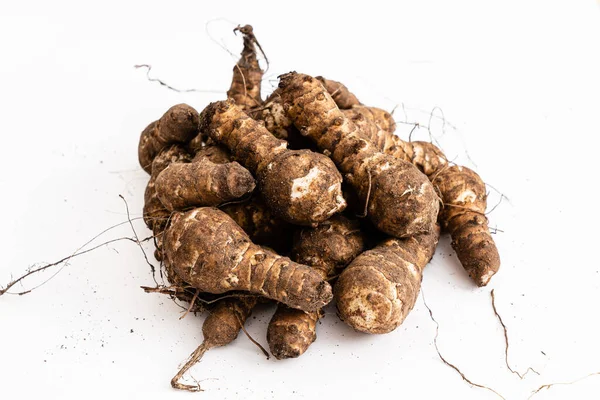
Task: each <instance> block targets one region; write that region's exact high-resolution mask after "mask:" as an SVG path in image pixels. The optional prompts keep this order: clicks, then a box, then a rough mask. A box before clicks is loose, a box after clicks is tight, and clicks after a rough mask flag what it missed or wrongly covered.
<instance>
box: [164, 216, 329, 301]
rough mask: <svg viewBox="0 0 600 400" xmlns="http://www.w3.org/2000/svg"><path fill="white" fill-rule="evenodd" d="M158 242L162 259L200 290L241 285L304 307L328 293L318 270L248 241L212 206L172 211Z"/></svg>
mask: <svg viewBox="0 0 600 400" xmlns="http://www.w3.org/2000/svg"><path fill="white" fill-rule="evenodd" d="M163 246H164V256H165V263H166V264H168V265H170V266H172V268H173V269H174V270H175V271H176V272H177V274H178V275H179V276H180V277H181V278H182V279H183V280H184V281H185V282H188V283H189V284H190V285H192V286H193V287H195V288H196V289H199V290H200V291H202V292H209V293H215V294H219V293H224V292H227V291H231V290H243V291H248V292H251V293H256V294H260V295H262V296H264V297H268V298H270V299H273V300H277V301H279V302H282V303H284V304H287V305H288V306H290V307H293V308H299V309H302V310H304V311H315V310H317V309H319V308H320V307H323V306H324V305H325V304H327V303H329V301H330V300H331V298H332V294H331V286H329V284H328V283H327V282H326V281H324V280H323V278H322V276H321V274H319V273H318V272H317V271H315V270H314V269H312V268H310V267H308V266H305V265H301V264H297V263H295V262H293V261H292V260H290V259H289V258H287V257H282V256H280V255H278V254H276V253H274V252H273V251H271V250H268V249H266V248H263V247H261V246H258V245H256V244H254V243H252V242H251V241H250V238H249V237H248V235H247V234H246V233H245V232H244V231H243V230H242V229H241V228H240V227H239V226H238V225H237V224H236V223H235V222H234V221H233V220H232V219H231V218H230V217H229V216H228V215H227V214H225V213H224V212H223V211H220V210H218V209H216V208H211V207H204V208H196V209H194V210H192V211H188V212H185V213H184V212H175V213H174V214H173V216H172V217H171V221H170V224H169V228H168V229H167V230H166V232H165V238H164V243H163Z"/></svg>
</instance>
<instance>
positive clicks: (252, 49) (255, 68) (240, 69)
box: [227, 25, 264, 110]
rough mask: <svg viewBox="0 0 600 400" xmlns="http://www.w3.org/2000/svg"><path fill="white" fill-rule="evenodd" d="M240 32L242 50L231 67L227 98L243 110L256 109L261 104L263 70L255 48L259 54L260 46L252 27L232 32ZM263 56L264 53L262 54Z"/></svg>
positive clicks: (247, 26) (239, 27) (240, 27)
mask: <svg viewBox="0 0 600 400" xmlns="http://www.w3.org/2000/svg"><path fill="white" fill-rule="evenodd" d="M238 31H239V32H241V33H242V35H243V37H244V48H243V49H242V55H241V57H240V60H239V61H238V63H237V64H236V65H235V66H234V67H233V79H232V82H231V87H230V88H229V90H228V91H227V98H229V99H231V100H232V101H233V102H235V104H237V105H238V106H239V107H240V108H242V109H243V110H246V109H250V108H252V107H256V106H258V105H260V104H261V103H262V99H261V96H260V86H261V83H262V77H263V70H262V69H261V68H260V65H259V64H258V58H257V57H256V53H257V52H256V48H257V47H258V48H259V49H260V50H261V52H262V49H261V48H260V44H259V43H258V41H257V40H256V36H254V31H253V29H252V26H250V25H244V26H238V27H237V28H235V29H234V32H238ZM263 55H264V53H263Z"/></svg>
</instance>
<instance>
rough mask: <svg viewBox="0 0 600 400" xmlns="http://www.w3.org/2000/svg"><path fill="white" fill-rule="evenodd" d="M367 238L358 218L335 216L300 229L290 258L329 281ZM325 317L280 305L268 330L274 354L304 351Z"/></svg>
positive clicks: (281, 355) (282, 355)
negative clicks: (318, 322) (313, 226)
mask: <svg viewBox="0 0 600 400" xmlns="http://www.w3.org/2000/svg"><path fill="white" fill-rule="evenodd" d="M365 241H366V238H365V237H364V234H363V233H362V232H361V230H360V226H359V223H358V221H356V220H350V219H348V218H346V217H344V216H341V215H336V216H334V217H333V218H331V219H330V220H328V221H325V222H324V223H322V224H321V225H319V226H318V227H316V228H302V229H300V230H299V231H297V232H296V234H295V238H294V246H293V248H292V253H291V258H292V260H294V261H296V262H299V263H302V264H306V265H310V266H312V267H313V268H314V269H315V270H317V271H318V272H320V273H321V275H322V276H323V278H324V279H327V280H330V279H332V278H334V277H335V276H336V275H337V274H338V273H339V271H341V269H342V268H344V267H345V266H346V265H348V264H349V263H350V261H352V260H353V259H354V258H355V257H356V256H358V255H359V254H360V253H361V252H362V251H363V250H364V247H365ZM322 316H323V311H322V310H317V311H313V312H304V311H302V310H296V309H293V308H290V307H287V306H285V305H283V304H279V305H278V307H277V310H276V311H275V314H274V315H273V317H272V318H271V321H270V322H269V327H268V330H267V342H268V343H269V348H270V350H271V354H273V356H275V358H277V359H284V358H295V357H299V356H301V355H302V354H304V353H305V352H306V350H307V349H308V347H309V346H310V345H311V344H312V343H313V342H314V341H315V340H316V338H317V332H316V328H317V321H318V320H319V319H320V318H321V317H322Z"/></svg>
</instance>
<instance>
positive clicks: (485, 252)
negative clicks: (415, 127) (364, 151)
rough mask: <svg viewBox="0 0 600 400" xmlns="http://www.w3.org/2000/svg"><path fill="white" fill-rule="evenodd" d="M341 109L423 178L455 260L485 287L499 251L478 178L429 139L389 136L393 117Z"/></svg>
mask: <svg viewBox="0 0 600 400" xmlns="http://www.w3.org/2000/svg"><path fill="white" fill-rule="evenodd" d="M344 112H345V113H346V115H348V116H350V117H351V118H352V121H353V122H354V123H355V124H356V125H357V126H358V127H359V128H360V130H361V132H362V133H363V134H364V135H365V136H366V137H367V138H369V139H370V140H371V141H372V142H373V143H375V144H376V146H377V147H378V148H379V149H380V150H382V151H383V152H385V153H386V154H390V155H392V156H394V157H396V158H398V159H401V160H404V161H408V162H410V163H412V164H414V165H415V166H416V167H417V168H419V170H420V171H422V172H423V173H424V174H425V175H427V176H428V177H429V179H430V180H431V182H432V184H433V186H434V187H435V189H436V191H437V192H438V193H439V195H440V197H441V199H442V207H441V209H440V213H439V217H438V221H439V223H440V224H441V225H442V228H443V229H444V230H445V231H446V232H448V233H450V235H451V237H452V247H453V248H454V250H455V251H456V255H457V256H458V259H459V260H460V262H461V264H462V266H463V267H464V269H465V270H466V271H467V273H468V274H469V276H470V277H471V278H472V279H473V280H474V281H475V283H476V284H477V285H478V286H485V285H487V284H488V282H489V281H490V279H491V278H492V276H494V274H495V273H496V272H498V269H499V268H500V255H499V254H498V249H497V248H496V244H495V243H494V239H493V238H492V235H491V233H490V230H489V227H488V219H487V217H486V216H485V210H486V208H487V193H486V188H485V183H484V182H483V180H482V179H481V177H480V176H479V175H477V173H476V172H475V171H473V170H471V169H469V168H467V167H463V166H459V165H451V163H450V162H448V160H447V158H446V156H445V155H444V153H443V152H442V151H441V150H440V149H439V148H438V147H437V146H435V145H434V144H432V143H428V142H421V141H414V142H413V141H410V142H406V141H404V140H402V139H401V138H400V137H398V136H396V135H394V133H393V132H394V129H395V125H393V124H391V123H390V121H393V118H392V117H391V115H390V114H389V113H386V112H385V111H383V110H381V109H376V108H373V107H370V108H369V107H362V106H358V107H353V108H352V109H350V110H344Z"/></svg>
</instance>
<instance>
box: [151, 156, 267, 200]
mask: <svg viewBox="0 0 600 400" xmlns="http://www.w3.org/2000/svg"><path fill="white" fill-rule="evenodd" d="M212 147H214V146H212ZM212 147H207V148H203V149H201V150H200V151H199V152H198V153H196V156H195V157H194V159H193V160H192V162H191V163H172V164H170V165H169V166H168V167H167V168H165V169H164V170H163V171H162V172H161V173H160V174H159V175H158V177H157V179H156V184H155V187H156V193H157V195H158V197H159V199H160V201H161V202H162V204H163V205H164V206H165V207H166V208H167V210H169V211H173V210H184V209H187V208H190V207H198V206H217V205H219V204H222V203H225V202H228V201H231V200H234V199H238V198H240V197H243V196H245V195H247V194H249V193H251V192H252V191H253V190H254V187H255V182H254V177H253V176H252V174H250V172H249V171H248V170H247V169H246V168H244V167H242V166H241V165H240V164H238V163H237V162H229V161H224V160H219V159H218V158H215V156H214V154H218V151H220V150H216V149H214V148H212ZM211 157H212V158H213V159H214V160H215V162H213V161H212V160H211ZM220 161H223V162H220Z"/></svg>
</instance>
